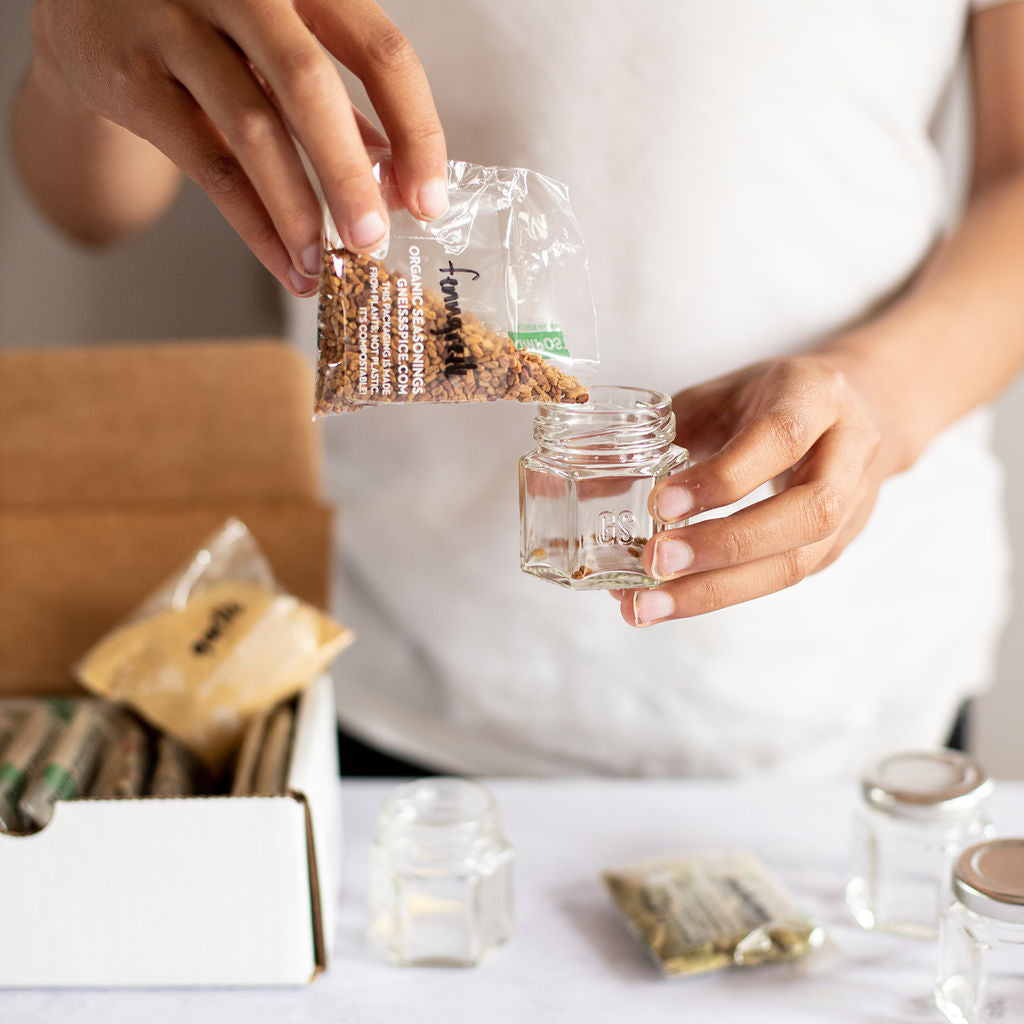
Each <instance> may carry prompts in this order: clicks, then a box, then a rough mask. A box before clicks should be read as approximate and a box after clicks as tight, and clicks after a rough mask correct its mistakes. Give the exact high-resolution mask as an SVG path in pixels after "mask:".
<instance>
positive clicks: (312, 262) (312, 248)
mask: <svg viewBox="0 0 1024 1024" xmlns="http://www.w3.org/2000/svg"><path fill="white" fill-rule="evenodd" d="M302 269H303V270H305V271H306V273H307V274H309V276H310V277H316V276H317V274H319V273H320V246H319V245H309V246H306V248H305V249H303V250H302Z"/></svg>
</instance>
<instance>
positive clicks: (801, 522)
mask: <svg viewBox="0 0 1024 1024" xmlns="http://www.w3.org/2000/svg"><path fill="white" fill-rule="evenodd" d="M848 498H849V494H848V493H847V491H846V490H844V488H843V485H842V484H840V483H838V482H834V481H833V482H829V481H815V482H813V483H807V484H803V485H801V486H799V487H793V488H790V489H788V490H786V491H783V492H782V493H781V494H777V495H775V496H774V497H771V498H768V499H766V500H765V501H760V502H758V503H757V504H756V505H751V506H750V507H749V508H745V509H741V510H740V511H738V512H734V513H733V514H732V515H730V516H726V517H724V518H721V519H709V520H706V521H704V522H701V523H694V524H692V525H691V526H687V527H684V528H683V529H679V530H666V531H663V532H661V533H659V534H657V535H656V537H655V538H654V540H653V541H652V542H651V543H649V544H648V545H647V548H646V550H645V552H644V559H645V562H647V563H648V568H649V570H650V572H651V575H652V576H653V577H654V578H655V579H657V580H671V579H674V578H675V577H677V576H679V575H681V574H682V573H694V572H702V571H705V570H707V569H718V568H722V567H725V566H732V565H740V564H743V563H746V562H754V561H758V560H759V559H763V558H766V557H769V556H771V555H778V554H783V553H784V552H786V551H789V550H790V549H792V548H801V547H805V546H806V545H808V544H816V543H818V542H819V541H823V540H826V539H827V538H828V537H831V536H832V534H833V533H835V531H836V530H837V529H838V528H839V526H840V524H841V523H842V520H843V515H844V513H845V510H846V507H847V500H848Z"/></svg>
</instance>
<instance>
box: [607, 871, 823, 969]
mask: <svg viewBox="0 0 1024 1024" xmlns="http://www.w3.org/2000/svg"><path fill="white" fill-rule="evenodd" d="M601 877H602V879H603V881H604V883H605V886H606V887H607V889H608V892H609V893H610V895H611V897H612V900H613V902H614V903H615V906H616V908H617V909H618V911H619V913H620V915H621V916H622V918H623V920H624V921H625V922H626V924H627V926H628V927H629V929H630V930H631V931H632V932H633V933H634V934H635V935H636V936H637V937H638V938H639V939H640V941H641V942H642V943H643V945H644V947H645V948H646V950H647V952H648V953H649V954H650V955H651V957H652V958H653V959H654V961H655V963H656V964H657V965H658V967H659V968H660V969H661V971H662V974H664V975H665V976H666V977H669V976H673V975H680V974H701V973H704V972H705V971H714V970H717V969H719V968H722V967H729V966H738V967H751V966H756V965H758V964H764V963H773V962H778V961H786V960H797V959H800V958H801V957H805V956H807V955H808V954H810V953H811V952H812V951H814V950H818V949H821V948H822V947H823V946H824V945H825V938H826V937H825V931H824V929H823V928H822V927H821V926H820V925H818V924H816V923H815V922H813V921H811V920H810V919H809V918H808V917H807V916H806V915H805V914H804V913H803V911H801V910H800V908H799V907H798V906H797V904H796V902H795V901H794V899H793V897H792V896H791V895H790V894H789V893H788V892H787V891H786V889H785V888H784V887H783V885H782V883H781V882H780V881H779V880H778V879H777V878H776V877H775V876H774V875H773V874H772V873H771V872H770V871H769V870H768V869H767V868H766V867H765V866H764V865H763V864H762V863H761V862H760V861H759V860H757V858H755V857H753V856H751V855H750V854H746V853H704V854H696V855H687V856H679V857H672V856H667V857H660V858H655V859H652V860H648V861H643V862H641V863H638V864H633V865H630V866H628V867H623V868H619V869H617V870H614V871H606V872H604V873H603V874H602V876H601Z"/></svg>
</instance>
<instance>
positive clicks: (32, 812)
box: [18, 701, 113, 828]
mask: <svg viewBox="0 0 1024 1024" xmlns="http://www.w3.org/2000/svg"><path fill="white" fill-rule="evenodd" d="M110 715H111V709H110V707H109V706H108V705H104V704H100V703H99V702H98V701H81V702H80V703H79V704H78V706H77V707H76V708H75V710H74V713H73V714H72V716H71V721H70V722H68V724H67V727H66V728H65V729H64V731H63V732H62V733H61V735H60V737H59V738H58V739H57V742H56V743H55V744H54V745H53V749H52V750H51V751H50V753H49V754H48V755H47V757H46V759H45V762H44V765H43V768H42V770H41V771H39V772H37V773H36V774H35V775H34V776H33V778H32V780H31V782H30V783H29V785H28V788H27V789H26V791H25V795H24V796H23V797H22V798H21V801H20V803H19V805H18V806H19V810H20V811H21V813H22V815H23V816H24V818H25V820H26V821H28V822H31V823H32V824H33V825H36V826H38V827H40V828H41V827H43V826H44V825H46V824H47V822H49V820H50V818H52V817H53V809H54V806H55V805H56V803H57V801H58V800H74V799H75V798H76V797H80V796H82V795H83V793H85V792H87V791H88V788H89V784H90V783H91V782H92V778H93V775H94V774H95V770H96V766H97V764H98V763H99V759H100V755H101V753H102V752H103V748H104V747H105V745H106V744H107V742H108V741H109V740H110V738H111V737H112V735H113V730H112V728H111V721H110Z"/></svg>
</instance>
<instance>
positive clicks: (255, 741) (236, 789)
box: [231, 710, 272, 796]
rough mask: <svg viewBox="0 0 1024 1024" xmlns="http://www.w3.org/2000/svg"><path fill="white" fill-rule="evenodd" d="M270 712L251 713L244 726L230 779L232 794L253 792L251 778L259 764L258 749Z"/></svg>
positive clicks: (264, 733) (239, 794)
mask: <svg viewBox="0 0 1024 1024" xmlns="http://www.w3.org/2000/svg"><path fill="white" fill-rule="evenodd" d="M271 713H272V712H271V711H270V710H267V711H264V712H263V713H262V714H259V715H253V717H252V718H250V719H249V724H248V725H247V726H246V727H245V734H244V735H243V736H242V745H241V746H240V747H239V748H238V756H237V757H236V758H235V768H234V774H233V775H232V779H231V795H232V796H249V795H250V794H251V793H252V792H253V779H254V778H255V775H256V766H257V765H258V764H259V760H260V750H261V748H262V747H263V738H264V736H265V735H266V732H267V722H268V720H269V719H270V716H271Z"/></svg>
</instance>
